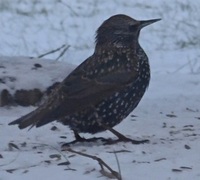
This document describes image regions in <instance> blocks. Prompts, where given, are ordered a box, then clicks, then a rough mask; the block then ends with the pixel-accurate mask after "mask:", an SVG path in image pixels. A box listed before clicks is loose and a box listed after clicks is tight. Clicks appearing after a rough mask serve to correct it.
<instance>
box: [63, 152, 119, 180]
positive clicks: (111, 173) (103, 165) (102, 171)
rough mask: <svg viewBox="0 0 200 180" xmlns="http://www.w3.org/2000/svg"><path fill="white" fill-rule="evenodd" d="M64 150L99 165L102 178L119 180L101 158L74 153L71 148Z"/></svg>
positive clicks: (116, 174)
mask: <svg viewBox="0 0 200 180" xmlns="http://www.w3.org/2000/svg"><path fill="white" fill-rule="evenodd" d="M64 150H66V151H68V152H72V153H75V154H78V155H81V156H84V157H88V158H90V159H93V160H95V161H97V162H98V163H99V165H100V167H101V170H100V172H101V174H102V175H104V176H106V177H108V178H116V179H118V180H121V175H120V173H118V172H116V171H114V170H113V169H112V168H111V167H110V166H108V165H107V164H106V163H105V162H104V161H103V160H102V159H101V158H99V157H97V156H93V155H90V154H86V153H83V152H79V151H74V150H73V149H71V148H65V149H64ZM104 168H106V169H108V170H109V171H110V172H107V171H106V170H105V169H104Z"/></svg>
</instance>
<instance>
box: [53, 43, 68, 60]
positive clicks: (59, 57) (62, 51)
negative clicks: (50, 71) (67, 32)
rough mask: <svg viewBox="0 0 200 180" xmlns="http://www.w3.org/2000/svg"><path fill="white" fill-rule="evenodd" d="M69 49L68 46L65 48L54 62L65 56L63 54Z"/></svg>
mask: <svg viewBox="0 0 200 180" xmlns="http://www.w3.org/2000/svg"><path fill="white" fill-rule="evenodd" d="M69 47H70V45H68V46H67V47H65V48H64V49H63V51H62V52H61V53H60V55H59V56H58V57H57V58H56V61H57V60H58V59H60V58H61V57H62V56H63V55H64V54H65V52H66V51H67V50H68V49H69Z"/></svg>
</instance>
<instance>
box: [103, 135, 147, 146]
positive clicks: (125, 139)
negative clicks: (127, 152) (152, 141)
mask: <svg viewBox="0 0 200 180" xmlns="http://www.w3.org/2000/svg"><path fill="white" fill-rule="evenodd" d="M119 142H130V143H132V144H136V145H137V144H144V143H149V140H148V139H144V140H134V139H130V138H127V137H125V136H124V137H123V138H121V137H120V138H119V139H116V140H114V139H107V142H105V143H104V144H105V145H110V144H116V143H119Z"/></svg>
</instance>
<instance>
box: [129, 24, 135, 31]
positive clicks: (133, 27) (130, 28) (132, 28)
mask: <svg viewBox="0 0 200 180" xmlns="http://www.w3.org/2000/svg"><path fill="white" fill-rule="evenodd" d="M136 30H137V25H136V24H132V25H130V26H129V31H131V32H134V31H136Z"/></svg>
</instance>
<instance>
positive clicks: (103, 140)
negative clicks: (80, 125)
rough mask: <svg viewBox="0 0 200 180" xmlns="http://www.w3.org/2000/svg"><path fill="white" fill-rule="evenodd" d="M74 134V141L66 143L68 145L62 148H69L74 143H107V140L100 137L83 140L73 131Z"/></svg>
mask: <svg viewBox="0 0 200 180" xmlns="http://www.w3.org/2000/svg"><path fill="white" fill-rule="evenodd" d="M73 132H74V137H75V140H74V141H71V142H68V143H65V144H63V145H62V148H64V147H66V146H70V145H72V144H76V143H81V142H86V143H87V142H97V141H98V140H100V141H102V142H107V139H105V138H102V137H98V138H96V137H94V138H88V139H86V138H84V137H81V136H80V135H79V134H78V132H77V131H75V130H73Z"/></svg>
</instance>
